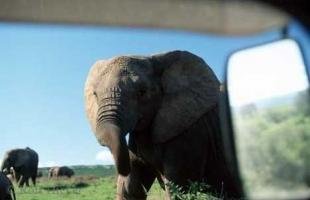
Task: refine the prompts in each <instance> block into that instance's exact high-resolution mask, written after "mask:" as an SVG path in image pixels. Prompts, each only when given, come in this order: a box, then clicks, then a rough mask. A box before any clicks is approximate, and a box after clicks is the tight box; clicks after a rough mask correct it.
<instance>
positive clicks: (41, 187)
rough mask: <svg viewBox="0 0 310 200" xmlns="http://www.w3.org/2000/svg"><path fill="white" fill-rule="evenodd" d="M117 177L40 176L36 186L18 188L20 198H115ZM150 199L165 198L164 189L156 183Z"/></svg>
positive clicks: (50, 199)
mask: <svg viewBox="0 0 310 200" xmlns="http://www.w3.org/2000/svg"><path fill="white" fill-rule="evenodd" d="M115 182H116V178H115V176H110V177H103V178H102V177H101V178H100V177H94V176H78V177H74V178H71V179H68V178H58V179H54V180H48V179H47V178H45V177H44V178H39V179H38V184H37V186H36V187H33V186H31V187H29V188H17V187H16V186H15V190H16V196H17V199H18V200H60V199H62V200H72V199H77V200H96V199H102V200H103V199H104V200H112V199H113V200H114V199H115V196H116V195H115V194H116V183H115ZM148 199H150V200H160V199H164V191H162V190H161V188H160V186H159V185H158V184H157V183H155V184H154V185H153V187H152V189H151V191H150V192H149V197H148Z"/></svg>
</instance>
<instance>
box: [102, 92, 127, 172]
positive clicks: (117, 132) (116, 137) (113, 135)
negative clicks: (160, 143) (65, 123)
mask: <svg viewBox="0 0 310 200" xmlns="http://www.w3.org/2000/svg"><path fill="white" fill-rule="evenodd" d="M112 91H113V92H112V94H110V95H109V96H108V97H106V98H103V99H101V102H100V103H101V104H100V106H99V109H98V116H97V127H96V136H97V139H98V141H99V142H100V144H101V145H106V146H108V147H109V149H110V151H111V153H112V155H113V157H114V161H115V164H116V168H117V171H118V173H120V174H121V175H123V176H127V175H128V174H129V172H130V164H129V152H128V147H127V144H126V139H125V133H126V128H125V127H124V126H123V115H124V113H123V112H124V111H123V110H124V109H123V106H122V104H121V101H120V95H119V91H117V90H112Z"/></svg>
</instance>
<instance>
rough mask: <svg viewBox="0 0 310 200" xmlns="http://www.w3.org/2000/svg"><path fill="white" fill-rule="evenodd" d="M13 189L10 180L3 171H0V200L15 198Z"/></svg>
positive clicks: (12, 199)
mask: <svg viewBox="0 0 310 200" xmlns="http://www.w3.org/2000/svg"><path fill="white" fill-rule="evenodd" d="M15 199H16V197H15V191H14V186H13V184H12V182H11V181H10V180H9V179H8V178H7V177H6V175H5V174H4V173H3V172H0V200H15Z"/></svg>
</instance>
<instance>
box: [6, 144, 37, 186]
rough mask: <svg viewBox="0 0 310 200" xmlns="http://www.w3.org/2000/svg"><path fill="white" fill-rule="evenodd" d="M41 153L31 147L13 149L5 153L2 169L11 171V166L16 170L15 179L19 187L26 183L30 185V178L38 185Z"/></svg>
mask: <svg viewBox="0 0 310 200" xmlns="http://www.w3.org/2000/svg"><path fill="white" fill-rule="evenodd" d="M38 163H39V155H38V154H37V153H36V152H35V151H34V150H33V149H31V148H29V147H26V148H24V149H22V148H18V149H12V150H9V151H7V152H6V153H5V156H4V159H3V161H2V165H1V171H3V172H10V170H11V168H13V170H14V171H15V179H16V181H17V182H18V186H19V187H23V186H24V184H26V186H29V178H31V180H32V183H33V185H34V186H35V185H36V177H37V172H38Z"/></svg>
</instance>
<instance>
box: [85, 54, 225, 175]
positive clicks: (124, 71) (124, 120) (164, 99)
mask: <svg viewBox="0 0 310 200" xmlns="http://www.w3.org/2000/svg"><path fill="white" fill-rule="evenodd" d="M218 93H219V81H218V80H217V78H216V76H215V75H214V73H213V71H212V70H211V69H210V68H209V67H208V65H207V64H206V63H205V62H204V61H203V60H202V59H201V58H199V57H197V56H195V55H193V54H191V53H189V52H186V51H173V52H168V53H163V54H157V55H153V56H149V57H138V56H120V57H116V58H112V59H110V60H104V61H98V62H96V63H95V64H94V65H93V67H92V68H91V70H90V72H89V75H88V78H87V81H86V84H85V103H86V112H87V116H88V118H89V121H90V124H91V128H92V130H93V132H94V133H95V135H96V137H97V139H98V141H99V143H100V144H101V145H105V146H108V147H109V149H110V150H111V152H112V154H113V157H114V160H115V163H116V168H117V170H118V172H119V173H120V174H121V175H124V176H126V175H127V174H128V173H129V172H130V164H129V153H128V148H127V144H126V140H125V135H126V134H127V133H131V132H134V133H137V132H140V133H145V134H150V136H149V137H152V140H153V141H154V143H162V142H166V141H167V140H169V139H171V138H173V137H174V136H177V135H178V134H179V133H181V132H182V131H184V130H185V129H186V128H187V127H189V126H190V125H191V124H192V123H193V122H195V121H196V120H197V119H198V118H200V117H201V116H202V115H203V114H204V113H205V112H207V111H208V109H209V108H210V107H212V106H213V105H215V104H216V103H217V100H218Z"/></svg>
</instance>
